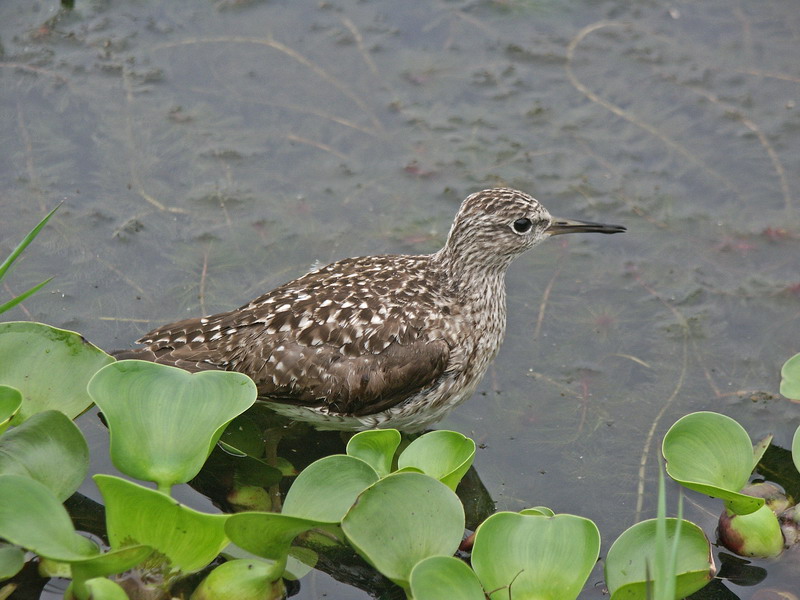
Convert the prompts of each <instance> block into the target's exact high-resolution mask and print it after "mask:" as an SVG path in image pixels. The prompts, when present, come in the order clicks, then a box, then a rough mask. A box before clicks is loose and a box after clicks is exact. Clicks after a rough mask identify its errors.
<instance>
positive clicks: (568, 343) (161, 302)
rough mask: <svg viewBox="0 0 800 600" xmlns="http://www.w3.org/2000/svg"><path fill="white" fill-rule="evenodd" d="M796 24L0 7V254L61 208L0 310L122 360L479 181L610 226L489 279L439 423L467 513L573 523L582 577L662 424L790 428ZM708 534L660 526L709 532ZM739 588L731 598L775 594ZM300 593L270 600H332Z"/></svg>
mask: <svg viewBox="0 0 800 600" xmlns="http://www.w3.org/2000/svg"><path fill="white" fill-rule="evenodd" d="M796 8H797V7H796V3H795V2H792V1H791V0H786V1H772V2H762V3H759V5H758V8H755V6H753V7H751V6H749V5H746V4H740V3H730V2H725V1H722V0H708V1H707V2H703V3H688V2H669V3H668V2H652V1H651V2H637V3H634V4H632V3H628V2H621V1H607V2H591V1H589V0H583V1H576V2H569V3H557V2H552V1H542V2H530V1H522V0H518V1H513V0H508V1H499V0H497V1H494V2H492V1H472V2H466V1H435V2H429V3H405V2H404V3H399V2H389V1H375V2H368V3H367V2H355V1H344V0H342V1H334V2H316V1H304V0H295V1H293V2H288V1H284V2H279V1H278V2H269V3H261V2H234V1H230V2H224V1H221V2H215V3H197V2H190V1H175V2H170V3H160V4H154V3H119V4H115V3H107V2H100V1H96V2H89V1H83V2H82V1H80V0H79V1H77V2H76V7H75V9H74V10H73V11H71V12H62V11H59V8H58V5H57V4H56V3H55V2H39V3H29V2H20V1H7V2H4V3H2V5H0V42H1V43H2V55H0V136H2V139H3V140H4V153H3V159H2V160H0V181H1V182H2V183H1V184H0V186H1V188H0V189H1V190H2V191H1V192H0V198H2V200H1V202H2V204H1V205H0V207H1V209H2V217H0V219H1V221H0V252H2V255H5V254H6V253H7V252H8V251H9V250H10V249H11V248H12V247H13V246H14V245H15V244H16V243H17V241H18V240H19V239H20V238H21V237H22V235H24V233H25V232H26V231H27V230H28V229H29V228H30V227H32V226H33V225H34V224H35V223H36V222H37V221H38V219H39V218H41V216H43V215H44V214H45V213H46V211H47V210H48V209H49V208H51V207H53V206H54V205H56V204H57V203H59V202H63V205H62V207H61V209H60V210H59V212H58V213H57V215H56V217H55V218H54V219H53V220H52V221H51V225H49V226H48V228H47V229H46V230H45V231H44V232H43V234H42V235H41V236H40V237H39V239H37V240H36V242H35V243H34V245H33V246H32V247H31V248H30V249H29V250H28V251H27V252H26V253H25V255H24V256H23V258H22V260H20V262H19V264H18V266H17V267H16V269H15V271H14V272H13V274H12V275H11V276H10V277H9V278H7V279H6V282H5V283H4V285H3V289H2V290H0V294H2V297H3V298H6V297H9V296H10V295H11V294H12V293H19V292H20V291H22V290H24V289H26V288H27V287H29V286H31V285H33V284H34V283H37V282H38V281H41V280H42V279H44V278H46V277H48V276H50V275H55V276H56V278H55V279H54V281H53V282H51V283H50V284H49V286H48V287H47V288H46V289H45V290H44V291H43V292H41V293H40V294H39V295H37V296H36V297H34V298H33V299H31V300H29V301H28V302H26V303H25V305H24V307H23V308H18V309H15V310H14V311H13V312H12V313H9V314H7V315H4V317H6V318H9V319H33V320H39V321H44V322H47V323H50V324H52V325H55V326H59V327H65V328H69V329H74V330H77V331H80V332H81V333H82V334H84V335H85V336H86V337H87V338H88V339H90V340H91V341H93V342H94V343H95V344H97V345H99V346H101V347H103V348H105V349H108V350H111V349H114V348H118V347H123V346H126V345H127V344H129V343H130V342H131V341H132V340H133V339H135V338H136V337H138V336H139V335H140V334H142V333H144V332H145V331H147V330H148V329H149V328H151V327H154V326H156V325H159V324H162V323H165V322H169V321H174V320H177V319H180V318H184V317H187V316H192V315H197V314H201V313H210V312H214V311H218V310H224V309H228V308H232V307H235V306H238V305H240V304H242V303H243V302H245V301H247V300H249V299H250V298H253V297H255V296H257V295H259V294H261V293H263V292H264V291H266V290H268V289H270V288H272V287H274V286H276V285H279V284H280V283H283V282H285V281H287V280H289V279H292V278H294V277H296V276H298V275H300V274H301V273H303V272H304V271H305V270H307V269H308V268H309V267H310V266H311V265H312V264H313V263H315V262H316V261H320V262H323V263H327V262H330V261H332V260H335V259H338V258H342V257H345V256H354V255H362V254H372V253H383V252H412V253H418V252H430V251H434V250H436V249H437V248H438V247H439V246H440V245H441V244H442V243H443V241H444V237H445V235H446V232H447V229H448V228H449V225H450V222H451V219H452V216H453V215H454V214H455V212H456V210H457V208H458V204H459V202H460V200H461V199H462V198H463V197H464V196H466V195H467V194H468V193H470V192H473V191H476V190H478V189H481V188H484V187H488V186H492V185H497V184H503V185H509V186H512V187H517V188H520V189H523V190H525V191H527V192H530V193H532V194H533V195H535V196H536V197H537V198H539V199H540V200H541V201H542V202H543V203H544V204H545V205H546V206H547V207H548V208H549V209H550V210H551V212H552V213H554V214H556V215H559V216H564V217H574V218H582V219H589V220H598V221H607V222H619V223H623V224H625V225H627V226H628V229H629V232H628V233H627V234H625V235H620V236H614V237H605V236H581V237H580V238H579V239H578V236H574V237H569V238H559V239H554V240H552V241H551V242H549V243H548V244H546V245H543V246H541V247H539V248H537V249H536V250H534V251H533V252H531V253H529V254H528V255H526V256H524V257H522V258H521V259H519V260H518V261H517V263H516V264H515V265H514V266H513V267H512V269H511V271H510V272H509V275H508V293H509V323H508V334H507V338H506V341H505V344H504V346H503V348H502V350H501V352H500V355H499V356H498V358H497V360H496V362H495V363H494V366H493V367H492V369H491V371H490V373H489V374H488V375H487V377H486V379H485V380H484V382H483V383H482V385H481V388H480V389H479V391H478V393H477V394H476V395H475V397H474V398H473V399H472V400H471V401H470V402H468V403H467V404H465V405H464V406H462V407H461V408H459V409H458V410H457V411H456V412H455V413H453V414H452V415H451V416H450V417H448V419H447V420H446V421H444V422H442V423H441V425H440V426H441V427H442V428H452V429H456V430H459V431H461V432H463V433H465V434H468V435H471V436H473V437H474V438H475V439H476V441H478V442H479V443H481V444H482V447H481V449H480V450H479V451H478V456H477V459H476V467H477V470H478V473H479V475H480V477H481V478H482V480H483V482H484V484H485V485H486V486H487V487H488V489H489V492H490V493H491V495H492V497H493V498H494V500H495V501H496V503H497V506H498V508H500V509H511V510H519V509H521V508H524V507H526V506H531V505H538V504H544V505H548V506H550V507H551V508H553V509H554V510H555V511H556V512H572V513H577V514H581V515H584V516H587V517H590V518H592V519H594V520H595V521H596V522H597V523H598V526H599V527H600V530H601V533H602V534H603V551H602V552H601V555H603V554H604V553H605V551H606V550H607V549H608V546H609V545H610V543H611V542H612V541H613V539H615V538H616V536H617V535H618V534H619V533H620V532H621V531H622V530H624V529H625V528H626V527H627V526H628V525H630V524H631V523H633V522H635V521H636V520H639V519H641V518H647V517H650V516H652V515H653V513H654V507H655V498H654V495H655V484H654V482H655V475H656V468H657V465H656V456H657V454H658V449H659V446H660V440H661V437H662V436H663V433H664V432H665V431H666V429H667V428H668V427H669V425H671V424H672V423H673V422H674V421H675V420H677V419H678V418H679V417H680V416H682V415H684V414H686V413H687V412H691V411H693V410H716V411H719V412H723V413H726V414H729V415H731V416H733V417H735V418H736V419H738V420H739V421H740V422H741V423H742V424H743V425H744V426H745V427H746V428H747V429H748V431H749V432H750V434H751V436H752V437H753V438H754V439H756V438H760V437H762V436H763V435H765V434H766V433H768V432H772V433H774V434H775V443H776V444H778V445H780V446H783V447H787V446H788V445H789V444H790V440H791V435H792V433H793V432H794V429H795V428H796V427H797V425H798V424H800V410H798V409H797V407H796V405H793V404H790V403H789V402H787V401H786V400H784V399H782V398H780V397H779V396H778V395H777V389H778V382H779V370H780V366H781V365H782V363H783V362H784V361H785V360H786V359H787V358H789V357H790V356H791V355H792V354H794V353H795V352H797V351H800V343H798V339H799V337H798V333H797V332H798V326H799V325H800V291H799V289H800V275H798V267H797V265H798V260H797V256H798V253H799V252H800V234H798V233H797V231H798V229H799V228H798V225H800V222H799V219H798V215H799V214H800V206H798V190H800V177H798V173H800V168H798V167H799V166H800V165H798V160H797V157H798V156H800V107H798V106H797V103H798V83H799V82H800V80H799V79H798V76H797V72H796V65H797V63H798V59H800V56H798V54H800V53H799V52H798V37H800V13H798V11H797V10H796ZM82 423H83V424H84V425H85V429H86V430H87V433H88V434H89V435H90V436H92V439H93V440H96V441H93V444H94V443H97V444H100V445H102V443H103V435H104V431H103V429H102V428H101V427H96V426H95V424H94V422H93V421H92V420H91V419H85V423H84V421H82ZM90 423H91V424H90ZM642 464H644V467H642V466H641V465H642ZM97 468H98V469H102V468H104V467H103V465H97ZM85 488H86V490H84V491H86V493H88V494H90V495H91V494H92V491H91V484H87V485H86V486H85ZM671 491H673V492H674V488H671ZM197 502H198V506H204V505H203V501H202V500H201V499H197ZM718 510H719V507H718V506H717V505H716V504H715V503H713V502H711V501H708V500H707V499H705V498H700V497H695V496H692V504H690V505H688V506H687V515H686V516H687V517H688V518H690V519H692V520H695V521H696V522H697V523H698V524H700V525H701V526H702V527H703V528H704V529H705V531H706V532H707V533H708V534H709V535H713V529H714V520H715V518H716V517H715V514H716V512H717V511H718ZM767 568H768V569H769V577H768V578H767V580H766V581H765V582H763V583H762V584H761V586H760V588H759V586H754V587H751V588H736V593H737V594H738V595H739V597H740V598H742V599H747V598H752V597H754V595H755V594H757V593H758V590H759V589H761V588H767V587H781V586H784V587H788V588H789V589H792V582H791V581H790V578H791V577H792V575H791V574H790V573H787V571H789V570H788V569H783V568H781V567H779V566H773V565H771V564H770V565H767ZM326 577H327V576H318V577H317V578H315V579H314V581H313V585H312V583H310V582H309V583H308V584H304V585H303V586H301V592H300V594H299V595H298V597H299V598H316V597H324V596H323V594H326V593H328V594H329V597H335V596H336V595H339V594H341V593H342V592H341V590H340V591H335V590H337V589H339V588H334V587H330V588H329V587H326V586H329V585H330V586H333V584H330V583H329V582H328V580H327V578H326ZM601 581H602V576H601V573H600V571H599V570H598V571H596V572H595V573H594V574H593V576H592V578H590V580H589V583H588V584H587V589H586V590H585V592H584V595H583V596H582V598H595V597H600V593H601V589H602V585H601V583H600V582H601ZM312 590H313V591H312ZM326 590H329V591H326ZM351 592H352V593H350V592H348V593H349V594H350V597H355V595H356V592H354V591H352V590H351Z"/></svg>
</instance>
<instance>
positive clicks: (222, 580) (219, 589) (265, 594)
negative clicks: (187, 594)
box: [191, 559, 286, 600]
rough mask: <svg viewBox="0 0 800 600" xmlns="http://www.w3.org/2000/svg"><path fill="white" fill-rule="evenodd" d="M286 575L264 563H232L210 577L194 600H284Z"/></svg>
mask: <svg viewBox="0 0 800 600" xmlns="http://www.w3.org/2000/svg"><path fill="white" fill-rule="evenodd" d="M281 575H282V572H281V571H279V570H277V569H276V568H275V565H274V564H269V563H266V562H264V561H260V560H246V559H239V560H230V561H228V562H226V563H223V564H221V565H220V566H218V567H217V568H216V569H214V570H213V571H211V573H210V574H209V575H208V577H206V578H205V579H204V580H203V581H202V583H200V585H199V586H198V587H197V589H195V591H194V592H193V593H192V596H191V600H220V599H221V598H225V599H226V600H227V599H230V600H281V599H283V598H285V597H286V589H285V588H284V586H283V581H282V580H281Z"/></svg>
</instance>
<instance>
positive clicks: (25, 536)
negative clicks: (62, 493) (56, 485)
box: [0, 475, 100, 562]
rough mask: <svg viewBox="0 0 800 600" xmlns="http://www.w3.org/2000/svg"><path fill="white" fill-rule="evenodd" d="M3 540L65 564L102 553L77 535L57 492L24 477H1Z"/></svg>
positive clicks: (1, 534)
mask: <svg viewBox="0 0 800 600" xmlns="http://www.w3.org/2000/svg"><path fill="white" fill-rule="evenodd" d="M0 538H4V539H6V540H8V541H9V542H11V543H13V544H16V545H17V546H22V547H23V548H26V549H28V550H32V551H33V552H35V553H36V554H38V555H39V556H43V557H45V558H52V559H53V560H57V561H61V562H71V561H80V560H83V559H85V558H90V557H93V556H96V555H98V554H99V553H100V550H99V549H98V548H97V546H95V545H94V544H93V543H92V542H91V541H90V540H88V539H87V538H85V537H83V536H81V535H78V534H77V533H76V531H75V527H74V526H73V525H72V520H71V519H70V517H69V515H68V514H67V511H66V509H65V508H64V506H63V505H62V504H61V502H59V500H58V499H57V498H56V497H55V496H54V495H53V492H51V491H50V490H49V489H48V488H47V487H45V485H44V484H42V483H39V482H38V481H36V480H34V479H31V478H30V477H24V476H23V475H0Z"/></svg>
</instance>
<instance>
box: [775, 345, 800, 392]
mask: <svg viewBox="0 0 800 600" xmlns="http://www.w3.org/2000/svg"><path fill="white" fill-rule="evenodd" d="M780 392H781V395H782V396H786V397H787V398H791V399H792V400H800V354H795V355H794V356H793V357H792V358H790V359H789V360H787V361H786V362H785V363H784V364H783V367H782V368H781V388H780Z"/></svg>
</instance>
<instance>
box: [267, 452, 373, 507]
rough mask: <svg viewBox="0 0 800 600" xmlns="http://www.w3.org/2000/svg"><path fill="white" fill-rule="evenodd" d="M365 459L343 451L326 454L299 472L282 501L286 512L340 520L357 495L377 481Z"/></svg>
mask: <svg viewBox="0 0 800 600" xmlns="http://www.w3.org/2000/svg"><path fill="white" fill-rule="evenodd" d="M378 479H379V477H378V474H377V473H376V472H375V469H373V468H372V467H371V466H369V465H368V464H367V463H365V462H364V461H363V460H361V459H358V458H355V457H353V456H347V455H344V454H334V455H332V456H326V457H324V458H321V459H319V460H317V461H314V462H313V463H311V464H310V465H308V466H307V467H306V468H305V469H303V471H302V472H301V473H300V474H299V475H298V476H297V479H295V481H294V483H293V484H292V487H291V488H289V491H288V493H287V494H286V499H285V500H284V502H283V514H284V515H291V516H293V517H300V518H302V519H311V520H313V521H320V522H326V523H338V522H339V521H341V520H342V518H343V517H344V515H345V514H346V513H347V511H348V510H349V509H350V507H351V506H352V505H353V503H354V502H355V501H356V498H357V497H358V495H359V494H360V493H361V492H363V491H364V490H365V489H366V488H368V487H369V486H370V485H372V484H373V483H375V482H376V481H378Z"/></svg>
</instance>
